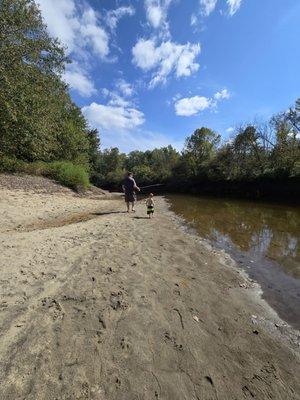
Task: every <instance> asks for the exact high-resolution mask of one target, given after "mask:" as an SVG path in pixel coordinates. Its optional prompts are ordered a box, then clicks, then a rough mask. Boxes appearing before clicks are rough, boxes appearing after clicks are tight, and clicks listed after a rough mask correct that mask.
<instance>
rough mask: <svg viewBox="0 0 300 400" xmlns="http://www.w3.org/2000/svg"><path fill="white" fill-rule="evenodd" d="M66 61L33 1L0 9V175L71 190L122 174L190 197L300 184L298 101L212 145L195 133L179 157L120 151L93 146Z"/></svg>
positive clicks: (8, 1)
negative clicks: (246, 186)
mask: <svg viewBox="0 0 300 400" xmlns="http://www.w3.org/2000/svg"><path fill="white" fill-rule="evenodd" d="M69 62H70V60H69V59H68V58H67V57H66V55H65V49H64V48H63V46H62V45H61V44H60V43H59V41H58V40H57V39H54V38H52V37H51V36H50V35H49V34H48V32H47V27H46V26H45V24H44V22H43V19H42V17H41V14H40V11H39V9H38V7H37V6H36V4H35V2H34V1H33V0H2V1H1V2H0V85H1V90H0V171H8V172H27V173H37V174H42V175H46V176H50V177H53V178H55V179H58V180H60V181H61V182H62V183H65V184H67V185H69V186H71V187H74V188H78V187H81V186H82V187H87V186H88V184H89V180H91V182H92V183H94V184H96V185H98V186H103V187H107V188H112V189H119V188H120V184H121V181H122V179H123V176H124V172H125V171H126V170H131V171H132V172H133V173H134V175H135V177H136V179H137V181H138V182H139V184H151V183H164V184H165V185H166V187H167V188H169V189H172V190H176V189H178V188H179V187H180V188H181V189H184V190H191V191H193V190H194V191H197V190H199V185H200V184H201V187H202V188H203V183H206V184H207V183H209V184H210V187H212V185H215V186H216V185H217V182H218V187H221V188H224V185H223V186H222V183H223V184H225V185H227V186H228V183H230V185H231V186H232V185H236V187H240V186H239V184H240V183H241V182H293V185H294V187H296V186H295V185H296V184H297V183H298V182H299V178H300V99H298V100H297V101H296V103H295V105H294V106H293V107H291V108H290V109H289V110H288V111H285V112H281V113H278V114H277V115H274V116H273V117H272V118H271V120H270V121H267V122H266V123H264V124H247V125H245V126H239V127H237V128H236V131H235V132H234V134H233V135H232V139H231V140H229V141H227V142H226V143H224V142H222V140H221V136H220V135H219V134H218V133H217V132H214V131H213V130H211V129H209V128H206V127H201V128H199V129H196V130H195V132H194V133H192V134H191V136H189V137H187V139H186V142H185V146H184V149H183V150H182V152H180V153H179V152H178V151H176V150H175V149H174V148H173V147H172V146H168V147H164V148H160V149H154V150H148V151H145V152H142V151H132V152H130V153H129V154H124V153H120V151H119V150H118V148H111V149H104V150H101V149H100V138H99V133H98V132H97V130H94V129H90V127H89V126H88V123H87V121H86V120H85V118H84V117H83V115H82V113H81V110H80V108H78V107H77V106H76V105H75V104H74V103H73V101H72V99H71V97H70V95H69V91H68V87H67V85H66V84H65V83H64V82H63V80H62V73H63V72H64V70H65V67H66V65H67V63H69Z"/></svg>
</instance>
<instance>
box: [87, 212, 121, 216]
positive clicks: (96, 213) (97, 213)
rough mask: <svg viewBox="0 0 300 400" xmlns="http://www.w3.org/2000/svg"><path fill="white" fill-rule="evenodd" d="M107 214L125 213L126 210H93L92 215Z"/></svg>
mask: <svg viewBox="0 0 300 400" xmlns="http://www.w3.org/2000/svg"><path fill="white" fill-rule="evenodd" d="M109 214H127V211H104V212H95V213H92V215H95V216H97V215H98V216H100V215H109Z"/></svg>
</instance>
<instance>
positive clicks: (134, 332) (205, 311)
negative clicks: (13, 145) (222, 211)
mask: <svg viewBox="0 0 300 400" xmlns="http://www.w3.org/2000/svg"><path fill="white" fill-rule="evenodd" d="M0 191H1V201H0V214H1V216H2V220H3V224H2V226H1V247H2V252H1V254H0V279H1V296H0V329H1V330H0V339H1V340H0V381H1V386H2V387H1V393H2V396H4V397H3V400H4V399H5V400H15V399H17V398H24V399H26V400H48V399H49V400H50V399H51V400H53V399H58V400H71V399H72V400H75V399H78V400H81V399H91V400H138V399H143V400H144V399H145V400H148V399H149V400H150V399H154V400H155V399H160V400H182V399H191V400H197V399H201V400H202V399H207V400H208V399H216V400H217V399H218V400H223V399H224V400H228V399H233V398H237V399H242V398H253V397H254V398H258V399H264V398H271V397H272V399H275V400H276V399H278V400H281V399H287V400H291V399H293V400H294V399H295V400H297V399H300V384H299V382H298V381H297V378H296V377H297V376H298V375H299V373H300V354H299V344H298V343H297V340H299V332H298V331H295V330H294V329H292V328H290V327H289V326H285V325H284V323H283V322H282V320H280V319H279V318H278V316H277V314H276V313H275V311H274V310H273V309H272V308H271V307H270V306H269V305H268V304H267V303H266V301H265V300H263V299H262V298H261V297H260V289H259V287H258V285H256V284H255V285H254V284H253V282H250V281H249V279H248V277H247V275H246V272H244V271H241V270H240V269H238V267H237V266H236V265H235V263H234V262H233V260H232V259H231V257H230V256H229V255H227V254H226V253H225V252H222V251H218V250H216V249H214V248H213V247H212V246H211V245H210V244H209V243H207V241H205V240H204V239H202V238H201V237H200V236H197V235H193V234H192V233H190V232H188V231H187V228H186V226H184V224H182V221H180V218H179V217H177V216H176V215H175V214H174V213H173V212H171V211H170V210H169V209H168V205H167V202H166V200H165V199H163V198H158V199H157V207H156V210H155V217H154V219H153V220H148V219H147V217H145V209H144V204H142V203H138V205H137V212H136V213H135V214H130V215H128V214H127V213H125V212H124V209H125V207H124V206H125V205H124V202H123V201H121V200H120V199H111V200H109V199H107V200H106V197H105V196H103V197H102V199H100V198H99V199H98V200H96V199H93V198H84V197H78V196H76V195H74V194H72V193H71V192H70V191H65V190H64V191H62V192H61V193H54V192H53V193H52V194H47V193H42V194H41V193H35V192H34V191H30V190H29V191H22V190H21V189H20V190H18V191H14V190H9V189H6V188H3V187H2V188H0ZM83 217H84V218H83ZM8 266H9V268H8ZM275 324H277V325H278V326H276V325H275ZM0 399H1V400H2V398H1V395H0Z"/></svg>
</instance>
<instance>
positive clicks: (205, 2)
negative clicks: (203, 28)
mask: <svg viewBox="0 0 300 400" xmlns="http://www.w3.org/2000/svg"><path fill="white" fill-rule="evenodd" d="M216 5H217V0H200V6H201V13H202V14H203V15H204V16H205V17H208V16H209V15H210V14H211V13H212V12H213V11H214V9H215V8H216Z"/></svg>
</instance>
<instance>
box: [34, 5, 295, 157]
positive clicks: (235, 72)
mask: <svg viewBox="0 0 300 400" xmlns="http://www.w3.org/2000/svg"><path fill="white" fill-rule="evenodd" d="M36 1H37V3H39V6H40V8H41V12H42V16H43V18H44V20H45V22H46V24H47V27H48V31H49V33H50V34H51V35H52V36H54V37H58V38H59V40H60V41H61V43H62V44H63V45H64V46H65V48H66V52H67V54H68V56H69V58H70V59H71V60H72V63H71V64H69V65H68V67H67V69H66V72H65V73H64V76H63V79H64V80H65V82H66V83H68V85H69V87H70V93H71V96H72V99H73V100H74V102H75V103H76V104H77V105H78V106H79V107H81V109H82V112H83V114H84V115H85V117H86V119H87V120H88V122H89V125H90V127H91V128H97V129H98V130H99V133H100V139H101V148H102V149H103V148H110V147H119V148H120V150H121V151H124V152H129V151H132V150H146V149H153V148H155V147H162V146H167V145H168V144H171V145H172V146H173V147H175V148H176V149H178V150H181V149H182V148H183V146H184V141H185V138H186V137H187V136H189V135H191V134H192V133H193V132H194V130H195V129H197V128H200V127H202V126H206V127H209V128H211V129H213V130H215V131H216V132H218V133H219V134H220V135H221V136H222V139H223V141H226V140H228V139H229V138H230V137H232V135H233V134H234V128H235V127H237V126H239V125H241V124H243V123H251V122H253V121H254V120H256V121H263V120H267V119H269V118H270V117H271V115H272V114H274V113H276V112H279V111H284V110H286V109H287V108H288V107H290V106H292V105H293V104H294V102H295V100H296V99H297V98H298V97H300V73H299V64H300V46H299V37H300V23H299V21H300V1H299V0H36Z"/></svg>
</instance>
